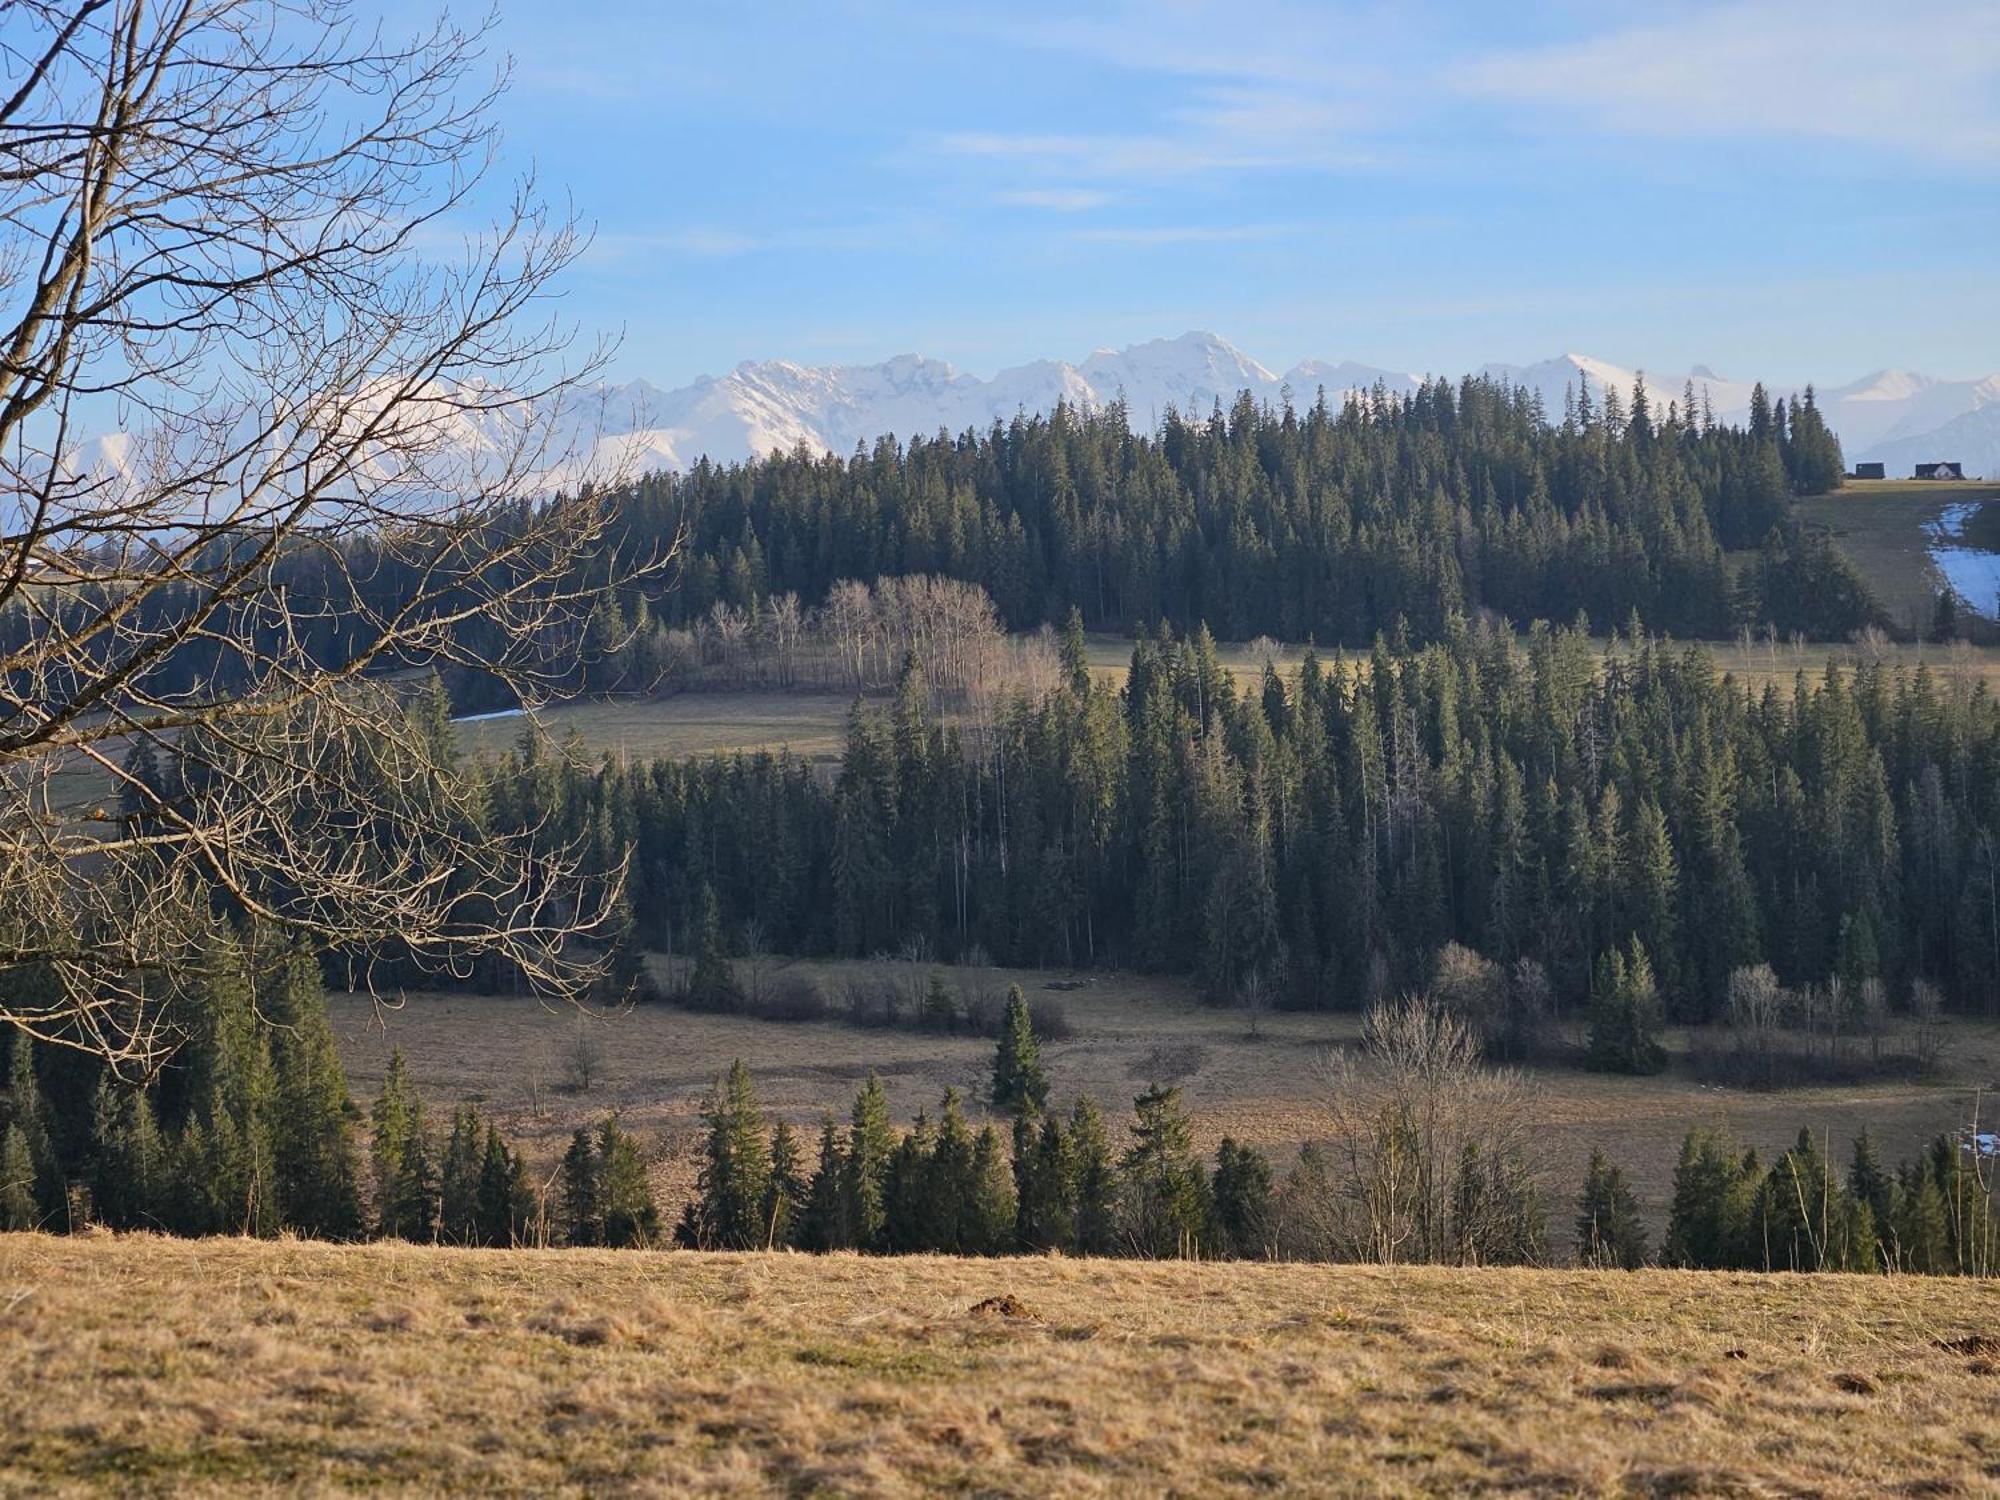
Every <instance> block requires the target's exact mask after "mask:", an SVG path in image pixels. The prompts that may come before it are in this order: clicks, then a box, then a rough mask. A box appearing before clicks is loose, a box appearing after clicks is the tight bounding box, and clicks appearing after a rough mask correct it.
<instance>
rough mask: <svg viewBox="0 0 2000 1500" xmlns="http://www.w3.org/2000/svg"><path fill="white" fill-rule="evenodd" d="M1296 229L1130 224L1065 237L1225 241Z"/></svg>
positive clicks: (1114, 241) (1100, 241) (1111, 241)
mask: <svg viewBox="0 0 2000 1500" xmlns="http://www.w3.org/2000/svg"><path fill="white" fill-rule="evenodd" d="M1296 232H1297V231H1295V230H1294V229H1293V228H1292V227H1291V226H1290V225H1286V224H1132V225H1112V226H1107V227H1105V228H1101V229H1078V230H1075V231H1074V232H1072V233H1071V235H1070V236H1069V237H1070V238H1071V239H1073V240H1079V241H1082V242H1083V243H1085V244H1092V245H1229V244H1237V243H1240V242H1242V241H1244V240H1270V239H1277V238H1279V237H1280V236H1282V235H1287V234H1293V233H1296Z"/></svg>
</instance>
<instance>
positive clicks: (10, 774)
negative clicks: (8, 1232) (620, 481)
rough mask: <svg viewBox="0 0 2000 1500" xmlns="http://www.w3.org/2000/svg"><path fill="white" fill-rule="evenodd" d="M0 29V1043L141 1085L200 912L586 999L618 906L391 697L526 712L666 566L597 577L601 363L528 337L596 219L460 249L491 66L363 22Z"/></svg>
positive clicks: (174, 1029) (223, 16)
mask: <svg viewBox="0 0 2000 1500" xmlns="http://www.w3.org/2000/svg"><path fill="white" fill-rule="evenodd" d="M0 16H4V20H0V975H4V974H6V973H7V972H8V971H10V970H11V971H12V972H13V974H14V975H15V976H16V978H17V979H18V978H20V977H21V976H22V975H24V974H28V973H32V974H33V975H35V976H36V978H35V981H34V983H32V984H31V983H23V982H9V983H6V984H0V1021H5V1022H11V1023H13V1024H15V1025H17V1026H21V1027H24V1028H26V1029H28V1030H29V1031H31V1032H33V1033H34V1034H36V1035H38V1036H40V1037H42V1038H44V1039H45V1040H48V1041H50V1042H54V1043H58V1044H63V1045H68V1046H72V1047H77V1048H81V1049H85V1050H87V1051H90V1052H93V1053H96V1054H98V1055H100V1056H103V1057H105V1058H107V1059H109V1060H111V1061H112V1062H114V1063H115V1064H118V1065H120V1066H124V1067H131V1068H136V1069H139V1070H143V1069H145V1068H146V1067H149V1066H151V1065H153V1064H155V1063H157V1061H158V1060H159V1059H160V1058H161V1057H162V1056H164V1055H165V1054H166V1053H167V1052H168V1051H170V1050H171V1048H172V1047H173V1046H174V1045H175V1041H176V1037H177V1034H178V1023H177V1020H176V1014H177V1012H176V1008H175V1006H174V1005H173V1004H172V1003H171V997H172V995H173V993H174V989H175V986H174V980H175V978H176V976H177V975H179V974H182V973H183V972H185V971H186V970H187V967H188V964H189V961H190V959H191V958H192V956H193V955H194V954H195V952H196V951H197V950H198V948H199V947H200V945H201V944H202V943H203V942H204V941H205V940H206V938H205V936H204V934H205V933H206V931H207V930H208V929H209V927H210V926H211V922H212V919H211V917H210V912H211V911H212V909H213V905H214V903H215V902H216V901H217V900H218V899H220V900H222V901H224V902H225V903H227V904H228V905H229V906H230V907H232V908H233V909H234V911H235V912H236V913H238V914H239V916H240V918H241V919H242V920H244V921H247V922H253V923H255V924H258V925H260V926H263V927H267V928H275V929H278V930H279V931H281V932H284V933H289V934H291V935H294V936H298V937H302V938H304V939H306V940H309V941H311V942H313V943H316V944H319V945H322V946H326V945H338V946H340V947H342V948H344V949H346V950H348V951H349V952H350V953H358V954H361V955H364V956H365V955H369V954H373V953H379V952H384V951H391V950H393V951H394V952H396V953H398V954H399V955H401V956H402V957H403V958H405V959H414V960H417V961H419V962H422V963H425V964H429V965H433V966H438V967H443V966H453V967H462V966H463V965H464V964H466V963H467V962H469V961H470V960H471V959H473V958H475V957H478V956H481V955H491V956H497V957H498V958H500V959H502V960H504V961H505V962H507V963H509V964H511V965H513V966H514V967H515V969H516V970H517V971H518V972H519V973H521V974H523V975H525V976H526V978H527V979H528V981H529V982H530V984H531V985H532V986H533V987H534V988H536V989H537V990H539V991H540V992H542V993H545V994H559V995H571V994H575V993H577V992H579V991H580V990H581V989H583V988H584V987H586V986H587V985H588V984H589V983H590V982H591V979H592V978H593V977H594V970H595V967H596V961H595V958H594V952H595V950H594V947H593V946H592V945H591V944H589V943H588V942H587V941H583V942H580V941H579V939H587V938H588V937H589V935H590V934H591V933H592V932H593V931H594V929H595V928H596V926H597V923H598V922H599V920H600V918H601V914H602V912H603V910H604V908H605V907H606V906H607V905H608V904H609V901H610V898H611V897H612V896H613V894H615V891H614V887H615V884H616V881H617V878H618V877H616V876H614V877H612V879H611V880H609V881H606V882H604V883H603V885H602V887H601V888H599V889H596V890H585V889H584V888H582V887H581V886H580V885H579V883H578V881H577V880H576V878H575V877H576V875H577V872H578V863H577V861H576V860H575V859H574V858H573V857H572V855H571V853H570V852H569V851H567V850H565V849H563V848H559V847H552V846H551V843H550V841H548V840H545V839H541V838H539V837H537V836H535V835H532V834H531V835H530V836H529V837H528V838H527V839H525V840H522V841H518V842H506V841H503V842H498V843H495V842H490V841H488V840H485V839H483V838H473V837H469V836H468V832H467V831H468V830H469V829H470V828H472V827H473V826H474V820H473V818H472V816H471V813H472V809H471V807H470V806H469V805H468V804H467V801H466V794H465V792H464V790H463V789H462V788H461V786H460V785H459V783H458V781H457V779H456V778H454V777H453V776H451V775H450V774H449V766H448V765H446V764H443V763H442V762H444V761H445V760H446V759H447V758H448V757H446V756H445V754H444V753H443V752H442V751H441V749H440V747H439V745H438V743H437V741H438V736H437V735H436V734H435V732H434V725H433V726H431V727H430V728H427V727H426V726H425V725H424V724H423V723H421V722H420V721H418V720H417V719H416V718H415V717H414V716H412V715H410V714H407V713H405V712H404V711H403V702H402V697H401V696H399V693H398V691H397V690H396V689H395V688H394V687H393V686H392V685H391V682H390V678H391V669H401V670H404V671H407V669H410V668H423V667H438V668H465V669H472V670H475V671H480V672H485V673H490V674H492V675H493V676H494V677H496V678H497V679H498V680H499V681H500V683H501V684H503V685H504V687H505V688H506V689H508V690H510V691H511V692H513V693H514V694H515V695H516V696H518V697H519V699H520V700H521V701H522V702H524V703H530V704H532V703H533V702H536V701H538V700H539V699H541V698H543V697H545V696H547V694H548V693H549V691H550V690H551V689H552V688H553V686H554V685H555V684H556V683H557V682H558V681H560V680H561V678H562V676H563V674H564V672H565V671H566V669H567V665H568V663H569V662H570V661H572V660H573V652H574V648H575V647H576V645H577V643H578V642H579V641H580V639H581V636H582V633H583V629H584V625H585V622H586V620H587V618H588V616H589V613H590V611H591V609H592V608H593V607H594V605H595V603H596V601H597V599H598V597H599V596H600V594H601V592H602V590H603V589H604V588H605V587H606V586H607V585H609V584H610V583H612V582H613V581H624V582H629V581H630V580H631V578H632V577H633V576H634V573H635V572H637V571H643V570H644V569H645V568H647V567H649V566H657V565H659V564H660V563H661V561H662V560H661V559H652V560H650V561H647V562H637V563H635V562H634V561H633V560H631V559H629V558H627V559H621V560H620V561H619V562H618V563H617V564H616V565H615V567H614V563H613V561H612V549H611V547H610V546H609V542H610V540H611V532H610V520H611V516H610V510H609V504H608V501H607V500H606V499H605V498H604V497H605V492H606V488H607V485H606V484H605V482H604V481H606V480H608V479H611V478H614V477H615V476H605V475H594V474H592V473H590V472H589V465H588V464H585V463H582V462H580V455H579V453H578V452H575V451H570V450H568V449H565V448H564V447H563V446H562V439H561V437H560V434H561V433H563V432H565V431H574V430H575V426H574V423H573V422H572V421H571V420H570V417H571V416H573V415H574V412H575V409H576V408H575V404H574V403H573V402H571V401H570V400H569V398H570V397H572V396H573V395H574V394H575V392H576V383H577V382H578V381H579V380H580V379H582V378H584V377H587V376H588V375H590V374H591V373H592V372H593V371H594V370H595V368H596V367H597V365H598V363H599V362H600V361H601V357H602V350H596V351H588V350H586V351H583V352H582V353H581V355H580V357H577V358H575V359H572V358H571V344H570V338H569V335H568V333H567V332H566V330H565V329H564V328H563V327H562V326H561V325H560V324H558V323H556V322H554V321H552V320H551V318H550V315H549V314H548V312H547V310H546V306H545V293H546V292H547V290H548V288H549V285H550V282H551V279H552V278H553V277H554V276H556V275H557V273H559V272H560V271H561V270H562V269H563V268H564V267H565V266H566V265H567V264H568V263H569V262H570V261H571V260H573V259H574V257H575V256H576V254H577V252H578V250H579V248H580V243H581V242H580V240H579V237H578V235H577V234H576V233H575V231H574V228H573V226H572V225H571V224H570V223H568V222H566V221H565V220H563V219H561V218H560V217H557V216H552V215H551V214H549V213H548V212H547V211H546V210H545V209H544V208H543V207H542V206H541V205H540V204H539V202H538V200H537V199H536V197H535V194H534V191H533V185H532V183H526V182H524V183H521V184H519V185H518V186H517V187H516V189H515V190H514V192H513V194H512V196H511V201H510V203H509V205H508V206H507V207H506V208H505V209H504V210H502V211H501V212H500V213H499V215H498V217H497V220H496V221H495V222H494V223H492V225H491V226H490V227H489V228H487V229H485V230H476V231H467V230H464V229H462V228H460V227H459V226H460V225H461V224H462V223H463V222H465V221H466V220H467V219H468V217H470V216H472V215H474V214H475V213H476V212H477V211H478V210H477V204H478V202H479V201H481V200H480V199H479V197H478V194H477V193H476V191H475V189H476V188H477V185H478V184H479V183H480V182H481V181H482V180H483V178H484V175H485V173H486V171H487V169H488V167H489V166H490V165H491V162H492V160H493V145H494V138H493V133H492V125H491V116H490V108H489V107H490V104H491V102H492V99H493V97H494V95H495V92H496V91H497V89H498V88H499V86H500V85H501V83H502V82H504V78H502V77H501V76H499V75H497V74H496V75H495V76H494V77H492V78H487V77H484V76H482V75H483V74H484V71H485V69H486V66H487V65H486V63H485V62H484V60H483V58H482V51H481V49H482V46H483V38H482V35H481V33H479V32H477V31H473V32H467V31H464V30H460V29H457V28H455V27H454V26H453V25H452V24H451V23H450V22H449V21H440V22H438V23H437V25H436V26H435V27H434V28H432V29H430V30H429V31H427V32H424V33H422V34H420V35H417V36H416V37H414V38H413V39H411V40H409V41H404V42H398V41H390V40H385V39H384V37H382V36H381V35H379V34H370V33H369V32H368V31H367V30H366V29H365V28H361V27H357V26H356V25H354V24H353V23H352V20H351V18H350V17H349V15H348V13H347V10H346V8H345V6H344V5H342V4H341V3H339V0H165V3H160V4H155V5H147V4H143V3H140V0H73V3H68V4H56V3H50V0H12V3H9V4H7V5H5V6H4V10H0ZM443 243H450V244H453V245H455V246H456V249H455V251H454V252H453V253H452V254H451V255H449V256H448V257H447V256H443V255H442V254H440V253H438V252H437V247H438V246H439V245H440V244H443ZM565 413H569V414H570V416H565V415H564V414H565ZM112 429H117V430H116V431H113V430H112ZM93 430H95V431H98V432H100V433H108V434H109V436H108V437H100V438H99V440H98V446H97V449H96V457H95V458H92V457H91V456H90V451H89V450H88V449H85V448H84V447H83V440H84V439H85V438H86V437H87V436H89V435H90V434H91V432H92V431H93ZM468 433H470V434H473V435H474V436H475V437H476V439H477V440H476V441H475V442H468V441H467V440H466V438H467V434H468ZM592 451H594V448H593V450H592ZM468 454H476V457H475V458H473V459H471V460H468V459H467V457H466V455H468ZM552 476H558V477H559V479H560V482H561V483H562V485H563V487H564V488H565V490H566V491H567V493H566V494H563V495H560V496H551V495H550V493H549V492H550V490H551V489H552V488H553V483H552ZM149 765H151V766H153V767H155V768H160V771H159V774H148V771H147V767H148V766H149ZM79 786H81V787H82V788H84V792H83V794H82V795H79V794H78V792H77V788H78V787H79ZM364 832H365V833H366V835H367V836H366V837H363V836H361V835H362V834H363V833H364ZM530 848H532V850H533V857H531V858H529V857H524V854H525V852H526V851H527V850H528V849H530ZM364 974H365V966H364Z"/></svg>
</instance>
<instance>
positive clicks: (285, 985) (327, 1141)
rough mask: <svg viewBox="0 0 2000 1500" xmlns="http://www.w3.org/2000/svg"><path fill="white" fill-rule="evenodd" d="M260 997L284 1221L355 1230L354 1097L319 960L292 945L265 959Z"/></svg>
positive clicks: (313, 1229)
mask: <svg viewBox="0 0 2000 1500" xmlns="http://www.w3.org/2000/svg"><path fill="white" fill-rule="evenodd" d="M259 1003H260V1005H261V1006H262V1009H263V1012H264V1015H265V1018H266V1019H267V1020H268V1021H269V1023H270V1027H271V1063H272V1071H273V1074H274V1082H273V1090H272V1107H271V1108H272V1124H271V1152H272V1166H273V1173H274V1176H275V1179H276V1183H277V1192H278V1201H279V1204H280V1206H281V1209H282V1213H283V1216H284V1220H285V1223H286V1224H287V1225H289V1226H290V1227H291V1228H293V1229H296V1230H298V1231H299V1232H300V1233H302V1234H307V1235H313V1236H317V1237H324V1238H329V1239H349V1238H352V1237H353V1236H354V1235H357V1234H359V1233H360V1232H361V1199H360V1190H359V1188H358V1186H357V1183H356V1178H357V1175H358V1174H357V1171H356V1166H355V1159H354V1105H353V1103H352V1101H351V1099H350V1098H349V1096H348V1092H347V1074H346V1072H345V1071H344V1070H343V1068H342V1067H341V1062H340V1050H339V1044H338V1042H337V1041H336V1040H335V1038H334V1034H333V1024H332V1022H331V1020H330V1019H329V1018H328V1016H327V1011H326V987H325V984H324V982H323V980H322V979H321V976H320V970H319V960H318V959H316V958H314V957H313V956H312V954H311V953H310V951H308V950H307V949H305V948H302V947H293V948H290V949H288V950H287V951H286V952H285V953H284V954H283V955H282V957H280V958H279V959H278V961H277V962H275V963H271V964H267V965H266V966H265V973H264V982H263V985H262V991H261V997H260V1002H259Z"/></svg>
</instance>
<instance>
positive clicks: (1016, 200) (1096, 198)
mask: <svg viewBox="0 0 2000 1500" xmlns="http://www.w3.org/2000/svg"><path fill="white" fill-rule="evenodd" d="M993 201H994V202H995V203H1004V204H1006V205H1007V206H1009V207H1011V208H1045V209H1047V210H1048V211H1049V212H1051V213H1058V214H1079V213H1084V212H1086V211H1088V210H1090V209H1093V208H1102V207H1103V206H1104V205H1105V204H1107V203H1109V202H1110V201H1111V194H1109V193H1106V192H1100V191H1098V190H1097V189H1096V188H1078V187H1044V188H1015V189H1013V190H1012V191H1009V192H1004V193H995V194H994V195H993Z"/></svg>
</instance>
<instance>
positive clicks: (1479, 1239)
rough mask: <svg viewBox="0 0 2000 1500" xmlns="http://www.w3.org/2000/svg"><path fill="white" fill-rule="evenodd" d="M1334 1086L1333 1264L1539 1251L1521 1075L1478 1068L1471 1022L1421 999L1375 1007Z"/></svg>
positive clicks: (1528, 1115)
mask: <svg viewBox="0 0 2000 1500" xmlns="http://www.w3.org/2000/svg"><path fill="white" fill-rule="evenodd" d="M1326 1084H1327V1105H1328V1110H1329V1113H1330V1114H1331V1116H1332V1122H1331V1123H1332V1126H1333V1138H1332V1140H1331V1141H1330V1142H1329V1147H1328V1149H1329V1153H1330V1162H1331V1165H1330V1167H1329V1169H1328V1171H1327V1175H1326V1178H1325V1182H1326V1185H1327V1189H1328V1191H1330V1192H1331V1193H1332V1194H1333V1199H1334V1201H1333V1203H1332V1205H1331V1208H1330V1212H1329V1213H1328V1214H1327V1216H1326V1217H1327V1220H1328V1222H1329V1223H1330V1225H1331V1231H1330V1232H1331V1235H1332V1241H1333V1245H1334V1249H1335V1251H1336V1253H1338V1254H1340V1255H1342V1256H1344V1257H1349V1258H1353V1259H1358V1260H1365V1261H1373V1262H1377V1263H1380V1264H1384V1265H1388V1264H1395V1263H1399V1262H1402V1263H1420V1264H1421V1263H1438V1262H1470V1261H1481V1260H1488V1261H1490V1260H1498V1259H1521V1258H1529V1257H1531V1256H1532V1254H1533V1253H1534V1252H1535V1251H1536V1250H1537V1249H1538V1247H1539V1239H1540V1225H1539V1209H1538V1208H1537V1206H1536V1204H1535V1178H1536V1175H1537V1174H1536V1168H1535V1165H1534V1162H1533V1157H1532V1153H1531V1152H1530V1150H1529V1144H1530V1138H1529V1132H1530V1130H1531V1129H1532V1120H1533V1118H1534V1111H1533V1110H1532V1108H1531V1107H1530V1105H1531V1100H1530V1099H1529V1098H1528V1096H1527V1091H1526V1088H1525V1086H1524V1085H1523V1083H1522V1081H1521V1079H1520V1076H1519V1075H1518V1074H1516V1073H1513V1072H1508V1071H1502V1070H1496V1069H1493V1068H1489V1067H1487V1066H1486V1065H1485V1064H1484V1063H1482V1062H1481V1061H1480V1055H1479V1040H1478V1038H1477V1036H1476V1035H1475V1034H1474V1033H1473V1031H1472V1030H1471V1028H1470V1027H1468V1026H1467V1025H1466V1024H1465V1023H1464V1022H1463V1021H1461V1020H1459V1019H1458V1018H1457V1017H1456V1016H1454V1015H1452V1014H1451V1013H1450V1012H1448V1011H1446V1010H1445V1009H1443V1008H1442V1007H1441V1006H1438V1005H1436V1004H1434V1003H1432V1002H1431V1001H1430V1000H1428V999H1425V998H1422V997H1409V998H1405V999H1402V1000H1399V1001H1396V1002H1394V1003H1392V1004H1387V1005H1378V1006H1376V1007H1375V1008H1374V1009H1372V1010H1370V1011H1369V1012H1368V1015H1367V1017H1366V1019H1365V1020H1364V1021H1363V1023H1362V1047H1361V1053H1360V1055H1359V1056H1356V1055H1354V1054H1352V1053H1349V1052H1345V1051H1342V1052H1339V1053H1336V1054H1334V1055H1333V1057H1332V1058H1330V1059H1329V1061H1328V1063H1327V1066H1326ZM1495 1189H1497V1190H1495Z"/></svg>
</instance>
